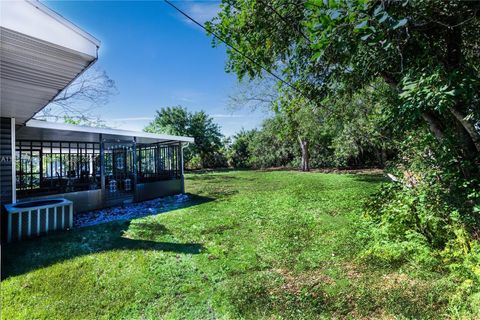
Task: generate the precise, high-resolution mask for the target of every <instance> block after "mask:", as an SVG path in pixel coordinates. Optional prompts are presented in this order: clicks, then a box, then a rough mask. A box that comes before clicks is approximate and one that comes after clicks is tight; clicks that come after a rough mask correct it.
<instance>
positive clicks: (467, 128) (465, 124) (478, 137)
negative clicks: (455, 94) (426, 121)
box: [449, 106, 480, 152]
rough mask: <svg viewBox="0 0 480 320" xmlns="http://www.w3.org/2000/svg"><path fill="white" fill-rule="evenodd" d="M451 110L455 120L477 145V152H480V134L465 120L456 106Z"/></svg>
mask: <svg viewBox="0 0 480 320" xmlns="http://www.w3.org/2000/svg"><path fill="white" fill-rule="evenodd" d="M449 110H450V112H451V113H452V114H453V116H454V117H455V119H457V120H458V122H460V124H461V125H462V126H463V128H464V129H465V131H466V132H467V133H468V135H469V136H470V138H471V139H472V142H473V144H474V145H475V148H476V149H477V152H480V135H479V134H478V132H477V130H475V127H474V126H473V125H472V124H471V123H470V122H469V121H468V120H466V119H465V116H464V115H463V114H462V112H461V111H460V110H458V109H457V107H456V106H455V107H452V108H450V109H449Z"/></svg>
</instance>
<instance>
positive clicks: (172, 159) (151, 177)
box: [137, 143, 181, 182]
mask: <svg viewBox="0 0 480 320" xmlns="http://www.w3.org/2000/svg"><path fill="white" fill-rule="evenodd" d="M180 151H181V150H180V146H179V145H162V144H159V143H154V144H143V145H137V161H138V169H137V170H138V182H153V181H159V180H168V179H176V178H180V175H181V168H180V165H181V164H180Z"/></svg>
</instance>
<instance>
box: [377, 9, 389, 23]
mask: <svg viewBox="0 0 480 320" xmlns="http://www.w3.org/2000/svg"><path fill="white" fill-rule="evenodd" d="M389 17H390V16H389V15H388V14H387V13H386V12H385V13H383V16H382V17H381V18H380V19H378V22H380V23H383V22H384V21H385V20H387V19H388V18H389Z"/></svg>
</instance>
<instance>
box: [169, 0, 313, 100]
mask: <svg viewBox="0 0 480 320" xmlns="http://www.w3.org/2000/svg"><path fill="white" fill-rule="evenodd" d="M164 1H165V2H166V3H167V4H168V5H170V6H171V7H172V8H174V9H175V10H176V11H178V12H179V13H180V14H182V15H183V16H184V17H185V18H187V19H188V20H190V21H192V22H193V23H194V24H196V25H197V26H199V27H200V28H202V29H203V30H205V31H206V32H207V33H210V34H212V35H213V36H214V37H215V38H217V39H218V40H220V41H221V42H223V43H224V44H225V45H227V46H228V47H230V48H231V49H232V50H234V51H235V52H236V53H238V54H240V55H241V56H242V57H244V58H245V59H247V60H248V61H250V62H251V63H252V64H254V65H256V66H257V67H260V68H261V69H262V70H264V71H265V72H267V73H268V74H270V75H271V76H272V77H274V78H275V79H277V80H278V81H280V82H281V83H283V84H285V85H287V86H288V87H290V88H292V89H293V90H295V91H296V92H297V93H299V94H301V95H302V96H304V97H305V98H306V99H308V100H309V101H311V99H310V98H309V97H308V96H307V95H305V94H304V93H303V92H302V91H301V90H300V89H298V88H297V87H295V86H294V85H293V84H291V83H290V82H288V81H286V80H284V79H282V78H281V77H280V76H278V75H276V74H275V73H273V72H271V71H270V70H268V68H266V67H264V66H263V65H262V64H261V63H259V62H257V61H255V59H253V58H252V57H249V56H248V55H246V54H244V53H243V52H242V51H241V50H239V49H238V48H236V47H235V46H234V45H232V44H230V43H229V42H228V41H227V40H225V39H224V38H223V37H221V36H219V35H218V34H217V33H215V32H213V31H211V30H207V28H206V27H205V26H204V25H203V24H201V23H200V22H198V21H197V20H195V19H194V18H192V17H191V16H190V15H189V14H187V13H186V12H185V11H183V10H182V9H180V8H179V7H177V6H176V5H174V4H173V3H172V2H171V1H169V0H164Z"/></svg>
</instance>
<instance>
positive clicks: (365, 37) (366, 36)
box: [360, 33, 372, 41]
mask: <svg viewBox="0 0 480 320" xmlns="http://www.w3.org/2000/svg"><path fill="white" fill-rule="evenodd" d="M371 35H372V34H371V33H370V34H366V35H364V36H363V37H361V38H360V39H362V40H363V41H365V40H367V39H368V38H370V36H371Z"/></svg>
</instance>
